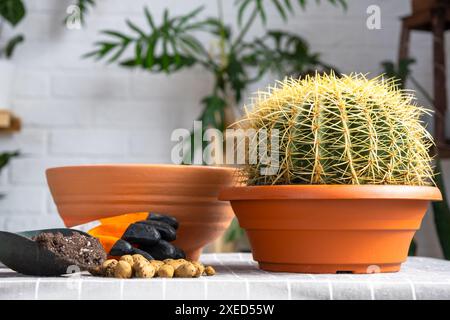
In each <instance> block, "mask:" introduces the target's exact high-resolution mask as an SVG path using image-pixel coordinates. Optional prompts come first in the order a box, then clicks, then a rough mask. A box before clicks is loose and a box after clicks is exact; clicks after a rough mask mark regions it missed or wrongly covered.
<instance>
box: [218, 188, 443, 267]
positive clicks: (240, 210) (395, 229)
mask: <svg viewBox="0 0 450 320" xmlns="http://www.w3.org/2000/svg"><path fill="white" fill-rule="evenodd" d="M219 198H220V199H222V200H230V201H231V205H232V207H233V210H234V212H235V213H236V216H237V218H238V220H239V224H240V225H241V227H242V228H244V229H245V230H246V232H247V235H248V237H249V240H250V244H251V247H252V252H253V258H254V259H255V260H256V261H258V262H259V266H260V267H261V268H262V269H264V270H269V271H286V272H305V273H340V272H342V273H371V272H378V271H380V272H394V271H398V270H399V269H400V265H401V263H402V262H404V261H405V260H406V257H407V253H408V248H409V245H410V243H411V240H412V238H413V236H414V233H415V231H416V230H417V229H419V227H420V224H421V221H422V218H423V216H424V214H425V212H426V210H427V207H428V204H429V202H430V200H441V193H440V191H439V189H438V188H435V187H415V186H384V185H383V186H381V185H361V186H350V185H296V186H294V185H292V186H254V187H232V188H227V189H225V190H223V191H222V192H221V193H220V195H219Z"/></svg>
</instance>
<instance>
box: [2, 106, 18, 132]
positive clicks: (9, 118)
mask: <svg viewBox="0 0 450 320" xmlns="http://www.w3.org/2000/svg"><path fill="white" fill-rule="evenodd" d="M21 127H22V122H21V120H20V118H19V117H17V116H16V115H14V113H12V112H11V111H10V110H5V109H0V133H12V132H17V131H20V129H21Z"/></svg>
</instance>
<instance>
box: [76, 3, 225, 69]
mask: <svg viewBox="0 0 450 320" xmlns="http://www.w3.org/2000/svg"><path fill="white" fill-rule="evenodd" d="M202 9H203V8H202V7H199V8H196V9H194V10H193V11H191V12H189V13H187V14H185V15H180V16H170V14H169V11H168V10H165V11H164V13H163V17H162V22H161V24H160V25H156V24H155V23H154V21H155V19H154V18H153V16H152V15H151V13H150V11H149V10H148V9H147V8H144V14H145V16H146V20H147V22H148V26H147V27H144V28H141V27H138V26H137V25H136V24H135V23H133V22H132V21H130V20H126V24H127V26H128V28H129V29H130V30H131V34H128V33H126V32H119V31H114V30H104V31H102V32H101V33H102V34H103V35H104V36H106V37H109V38H111V40H106V41H100V42H97V43H95V46H96V48H95V50H94V51H92V52H89V53H87V54H85V55H84V57H93V58H96V59H107V61H108V62H115V61H119V64H120V65H121V66H123V67H132V68H134V67H141V68H143V69H146V70H149V71H152V72H165V73H171V72H175V71H178V70H180V69H181V68H188V67H191V66H192V65H194V64H195V63H199V62H200V59H203V60H208V59H210V58H209V55H208V52H207V50H206V49H205V48H204V47H203V45H202V43H201V42H200V41H198V40H197V38H196V36H194V34H195V33H196V32H198V31H202V32H207V33H210V34H213V33H214V28H213V27H212V26H213V25H215V28H217V24H214V22H212V20H210V19H208V20H202V21H197V20H196V16H197V15H198V14H199V12H201V11H202ZM146 29H150V30H148V31H147V30H146ZM130 45H131V46H132V47H133V48H134V50H133V53H132V55H133V56H132V57H126V58H124V59H123V56H124V55H125V54H127V53H128V52H130V51H129V50H126V48H127V47H128V46H130ZM109 55H112V56H111V57H109ZM108 57H109V58H108ZM202 63H205V62H204V61H202Z"/></svg>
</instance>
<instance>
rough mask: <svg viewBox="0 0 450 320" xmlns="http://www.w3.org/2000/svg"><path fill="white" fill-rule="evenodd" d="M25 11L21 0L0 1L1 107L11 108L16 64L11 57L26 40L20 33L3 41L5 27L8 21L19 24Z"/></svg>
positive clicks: (12, 24)
mask: <svg viewBox="0 0 450 320" xmlns="http://www.w3.org/2000/svg"><path fill="white" fill-rule="evenodd" d="M25 12H26V11H25V6H24V4H23V2H22V1H21V0H1V1H0V109H9V108H10V103H11V101H10V95H11V88H12V82H13V74H14V65H13V64H12V63H11V61H10V58H11V57H12V55H13V53H14V49H15V48H16V46H17V45H18V44H19V43H21V42H22V41H23V40H24V36H23V35H21V34H19V35H16V36H14V37H12V38H11V39H9V40H8V41H6V42H3V41H2V33H3V29H4V27H5V25H6V24H7V23H8V24H9V25H11V26H12V27H15V26H16V25H18V24H19V23H20V22H21V21H22V19H23V18H24V17H25Z"/></svg>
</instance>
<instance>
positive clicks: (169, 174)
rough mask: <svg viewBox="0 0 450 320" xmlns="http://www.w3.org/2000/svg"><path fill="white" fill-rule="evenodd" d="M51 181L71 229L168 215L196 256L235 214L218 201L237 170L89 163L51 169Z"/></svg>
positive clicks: (182, 244)
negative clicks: (125, 217)
mask: <svg viewBox="0 0 450 320" xmlns="http://www.w3.org/2000/svg"><path fill="white" fill-rule="evenodd" d="M46 174H47V181H48V184H49V186H50V191H51V193H52V196H53V200H54V201H55V203H56V206H57V208H58V212H59V214H60V215H61V217H62V219H63V221H64V223H65V224H66V226H68V227H72V226H75V225H79V224H83V223H86V222H89V221H93V220H96V219H99V218H105V217H110V216H114V215H118V214H123V213H129V212H141V211H152V212H159V213H167V214H170V215H172V216H174V217H176V218H177V219H178V221H179V223H180V229H179V230H178V233H177V240H176V241H175V244H176V245H178V246H180V247H181V248H182V249H183V250H184V251H185V252H186V254H187V255H188V258H189V259H192V260H196V259H198V257H199V255H200V253H201V249H202V247H203V246H205V245H206V244H208V243H210V242H212V241H214V240H215V239H216V238H218V237H219V236H221V235H222V233H223V232H224V231H225V230H226V228H227V227H228V225H229V224H230V222H231V219H232V218H233V216H234V215H233V211H232V209H231V207H230V205H229V204H228V203H226V202H221V201H219V200H217V195H218V193H219V191H220V189H221V188H223V187H226V186H231V185H232V183H233V174H234V170H233V169H230V168H225V167H208V166H177V165H86V166H69V167H59V168H51V169H48V170H47V172H46Z"/></svg>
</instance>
